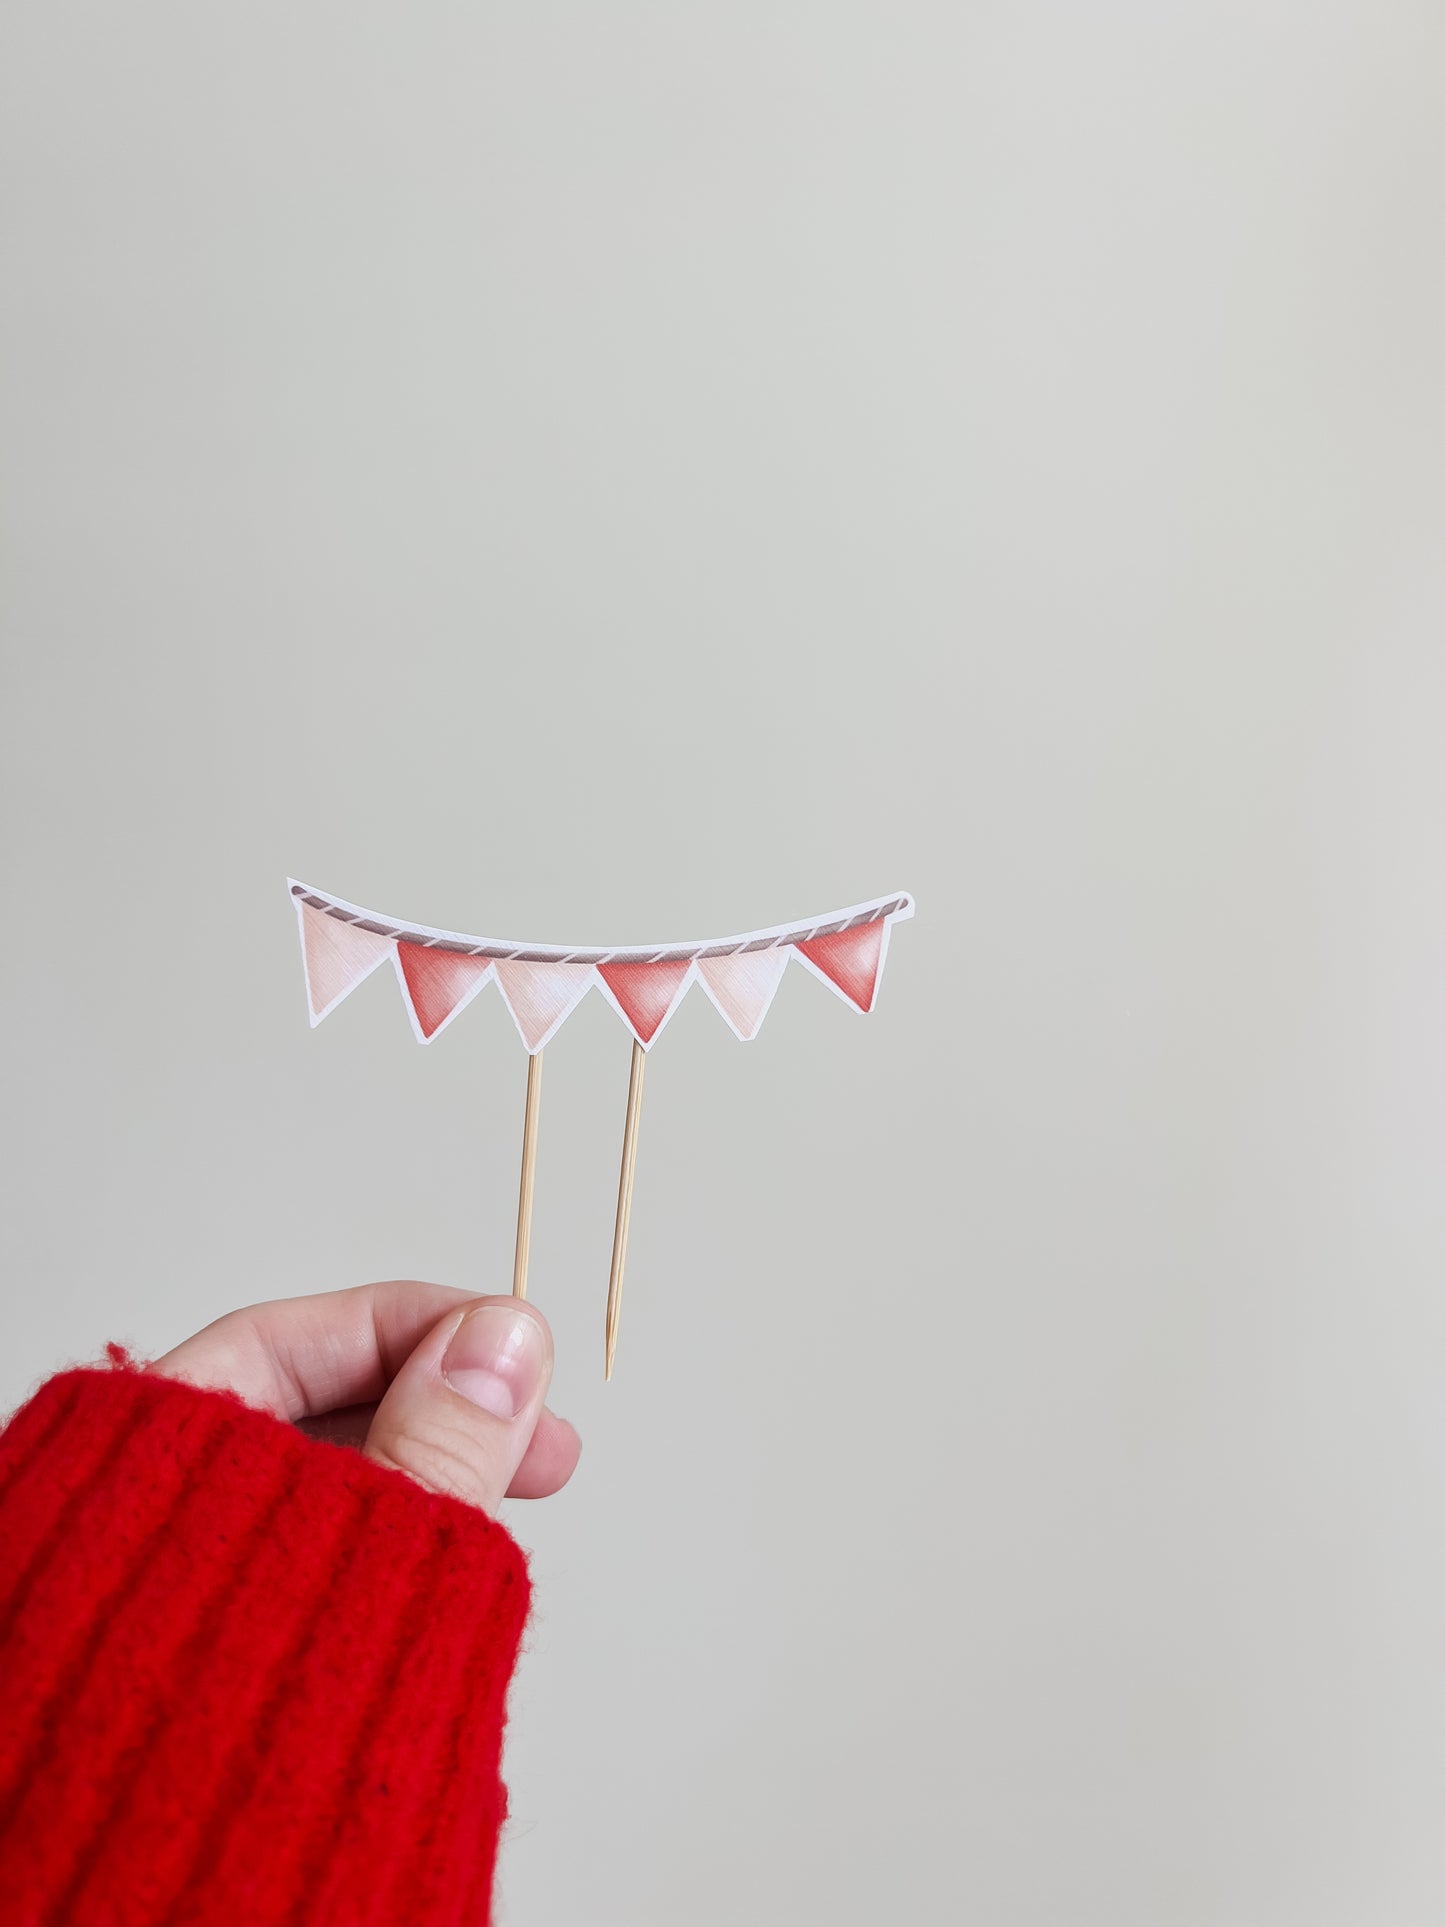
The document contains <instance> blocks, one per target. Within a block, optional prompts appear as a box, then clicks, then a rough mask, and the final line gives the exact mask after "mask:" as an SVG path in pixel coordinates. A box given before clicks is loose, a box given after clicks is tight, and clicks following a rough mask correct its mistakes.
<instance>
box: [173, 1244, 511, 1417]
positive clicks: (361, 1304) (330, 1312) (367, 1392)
mask: <svg viewBox="0 0 1445 1927" xmlns="http://www.w3.org/2000/svg"><path fill="white" fill-rule="evenodd" d="M474 1298H475V1293H472V1292H465V1291H454V1290H453V1289H452V1288H451V1287H450V1286H449V1285H427V1284H421V1283H419V1282H417V1281H416V1280H414V1279H405V1278H398V1279H392V1280H391V1281H390V1282H389V1283H387V1284H381V1285H357V1286H355V1287H354V1288H353V1289H351V1290H350V1291H324V1292H316V1293H314V1294H312V1295H311V1296H310V1297H307V1298H278V1299H274V1300H273V1301H272V1302H271V1303H270V1304H264V1305H248V1306H247V1307H246V1308H245V1310H244V1311H233V1312H228V1313H227V1314H226V1316H225V1317H224V1318H218V1319H217V1320H216V1321H215V1323H214V1324H212V1325H207V1327H206V1328H205V1330H204V1331H201V1332H197V1333H196V1335H195V1337H194V1338H188V1339H187V1340H186V1341H185V1343H184V1344H182V1345H177V1346H176V1348H175V1350H174V1351H170V1352H167V1353H166V1355H165V1357H164V1358H161V1359H158V1360H157V1362H156V1363H155V1364H154V1365H153V1366H152V1367H151V1370H152V1371H155V1372H163V1373H164V1374H165V1375H166V1376H167V1377H169V1378H184V1379H187V1380H188V1381H189V1382H190V1383H191V1384H192V1385H203V1386H209V1387H211V1388H212V1389H213V1390H218V1391H230V1392H235V1393H236V1395H237V1396H238V1397H239V1398H243V1399H244V1400H245V1401H246V1403H247V1404H248V1405H259V1406H260V1407H261V1408H262V1410H263V1411H267V1412H274V1413H275V1415H276V1417H277V1418H283V1419H292V1420H295V1419H301V1418H307V1417H314V1416H316V1415H318V1414H320V1413H324V1412H333V1411H336V1410H337V1409H339V1408H340V1407H343V1406H347V1405H359V1404H367V1403H370V1402H372V1401H373V1400H376V1399H379V1398H380V1397H381V1395H382V1393H383V1392H385V1390H386V1388H387V1386H388V1385H389V1384H390V1383H391V1381H392V1379H393V1378H394V1377H395V1376H396V1374H397V1372H398V1371H399V1370H400V1369H401V1366H402V1364H403V1362H404V1361H405V1360H406V1359H407V1358H409V1357H410V1355H411V1353H412V1352H413V1351H414V1350H415V1348H416V1346H417V1345H418V1343H419V1342H420V1341H421V1339H422V1338H423V1337H424V1336H425V1334H426V1333H427V1332H428V1331H430V1330H431V1328H432V1326H433V1325H434V1324H435V1323H436V1321H437V1319H438V1318H440V1317H441V1315H442V1314H443V1313H444V1312H446V1311H448V1310H456V1309H460V1307H461V1306H463V1305H467V1304H470V1303H471V1302H473V1299H474Z"/></svg>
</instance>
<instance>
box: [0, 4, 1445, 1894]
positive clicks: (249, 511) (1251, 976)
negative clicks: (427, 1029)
mask: <svg viewBox="0 0 1445 1927" xmlns="http://www.w3.org/2000/svg"><path fill="white" fill-rule="evenodd" d="M0 75H3V80H0V87H3V103H0V106H3V134H0V140H3V148H0V182H3V187H0V191H3V201H4V231H3V260H4V268H3V283H4V288H3V363H4V372H3V419H0V485H3V492H4V502H3V544H4V558H3V603H4V620H5V702H4V800H5V865H6V868H5V899H4V900H5V905H6V919H5V923H6V928H5V942H4V946H3V953H4V972H5V988H6V1001H5V1021H4V1029H3V1037H4V1060H5V1061H4V1073H3V1074H4V1093H5V1096H4V1111H5V1117H6V1129H7V1132H8V1136H7V1140H6V1144H5V1148H4V1158H3V1170H4V1179H5V1187H6V1195H5V1200H4V1212H3V1252H4V1273H3V1277H4V1284H3V1290H4V1334H5V1337H4V1350H3V1374H0V1395H3V1398H4V1400H5V1401H6V1402H7V1403H8V1404H13V1403H14V1402H16V1401H18V1400H19V1399H20V1398H22V1397H23V1396H24V1395H25V1393H26V1391H27V1389H28V1388H29V1387H31V1386H33V1385H34V1384H35V1383H36V1382H37V1381H38V1380H39V1379H40V1378H41V1377H42V1376H43V1375H44V1374H45V1373H46V1372H48V1371H49V1370H51V1369H52V1368H54V1367H55V1366H56V1365H58V1364H60V1363H61V1362H63V1361H65V1360H67V1359H75V1358H83V1357H88V1356H92V1355H94V1354H95V1352H96V1351H97V1349H98V1348H99V1346H100V1345H101V1344H102V1343H103V1341H104V1340H106V1339H107V1338H110V1337H113V1336H114V1337H118V1338H121V1339H124V1340H126V1341H128V1342H130V1343H131V1344H133V1345H135V1346H137V1347H139V1348H140V1349H141V1350H142V1351H155V1350H160V1349H163V1348H165V1347H167V1346H169V1345H171V1344H173V1343H174V1342H176V1341H177V1340H179V1339H180V1338H181V1337H182V1336H184V1335H185V1334H186V1333H188V1332H189V1331H191V1330H192V1329H194V1328H196V1327H198V1326H199V1325H201V1324H203V1323H205V1322H206V1321H207V1320H209V1319H211V1318H212V1317H214V1316H216V1315H217V1314H218V1313H220V1312H222V1311H224V1310H226V1309H227V1308H229V1307H231V1306H234V1305H237V1304H241V1303H246V1302H249V1301H252V1300H254V1299H257V1298H263V1297H275V1296H282V1295H285V1294H289V1293H294V1292H300V1291H308V1290H317V1289H324V1288H328V1287H332V1286H339V1285H346V1284H351V1283H356V1282H360V1281H362V1280H365V1279H368V1278H379V1277H387V1276H398V1275H400V1276H418V1277H429V1278H436V1279H440V1280H443V1281H446V1282H449V1283H453V1284H461V1285H472V1286H475V1287H476V1288H477V1289H495V1288H499V1287H500V1288H501V1289H505V1288H506V1285H507V1282H508V1280H509V1279H510V1265H511V1241H512V1229H513V1214H514V1210H515V1187H516V1164H517V1154H518V1145H519V1137H520V1124H521V1110H522V1095H523V1086H524V1082H525V1058H524V1055H523V1052H522V1049H521V1047H520V1045H519V1044H518V1042H517V1039H516V1036H515V1034H514V1033H513V1031H512V1028H511V1025H510V1023H509V1021H508V1019H507V1017H506V1015H505V1013H504V1011H503V1010H502V1008H501V1005H500V1003H499V1002H498V1000H497V998H496V995H495V993H494V992H490V991H489V992H487V993H486V994H485V996H484V997H483V998H482V999H481V1000H480V1001H479V1002H478V1003H476V1004H475V1005H474V1006H473V1007H472V1008H471V1009H470V1010H469V1011H468V1013H467V1014H466V1015H465V1017H464V1018H462V1019H461V1020H460V1021H459V1022H458V1023H457V1024H456V1025H455V1026H454V1027H453V1028H452V1029H450V1030H449V1031H448V1032H447V1033H446V1035H445V1036H444V1037H443V1038H441V1039H440V1040H438V1042H437V1044H436V1046H435V1047H434V1048H432V1049H429V1050H420V1049H418V1048H417V1046H416V1044H415V1043H414V1042H413V1040H412V1037H411V1034H410V1031H409V1029H408V1026H407V1023H406V1021H405V1017H404V1014H403V1011H402V1008H401V1005H400V1002H399V999H398V996H397V992H396V989H395V986H394V984H393V982H392V981H391V979H390V975H389V973H388V974H386V975H381V974H379V975H377V976H376V977H375V978H374V979H372V980H371V981H369V982H368V983H366V984H365V985H363V986H362V988H361V989H360V990H359V991H358V992H357V993H356V994H355V995H354V996H353V997H352V998H351V1000H350V1001H349V1002H347V1003H346V1004H345V1005H343V1006H342V1007H341V1009H340V1010H339V1011H338V1012H337V1013H336V1014H335V1015H334V1016H333V1017H331V1018H330V1019H329V1020H328V1021H327V1023H326V1024H325V1025H324V1026H323V1027H322V1028H321V1029H319V1030H318V1031H317V1032H316V1033H315V1034H314V1035H313V1034H311V1033H310V1032H308V1030H307V1027H306V1020H305V1010H304V1002H303V995H302V986H301V973H300V966H299V961H298V955H297V948H296V932H295V923H294V918H293V915H292V911H291V908H290V906H289V903H288V901H287V897H286V890H285V878H286V876H287V874H288V873H291V874H294V875H297V876H301V877H304V878H307V879H308V880H310V881H312V882H315V883H317V884H319V885H321V886H322V887H323V888H326V889H329V890H333V891H336V892H338V893H340V894H342V895H345V896H348V897H351V898H353V899H355V900H358V901H360V902H363V903H369V904H374V905H376V906H377V907H379V908H381V909H383V910H385V911H387V912H390V913H392V914H394V915H396V916H401V917H409V918H415V919H420V920H423V921H426V922H430V923H435V924H441V925H444V926H450V927H455V928H462V929H480V930H484V931H493V930H497V931H501V932H506V933H517V934H520V935H522V936H527V937H532V938H535V939H538V940H547V939H552V938H556V937H562V938H565V939H572V938H581V939H588V940H590V939H596V940H598V941H612V942H634V941H641V940H647V939H652V938H658V939H663V938H681V937H689V936H693V935H697V934H701V933H703V932H707V931H713V930H719V929H721V930H727V929H733V928H747V927H749V926H756V925H760V924H766V923H771V922H775V921H780V920H784V919H787V918H791V917H797V916H803V915H806V914H807V913H809V912H812V911H816V910H822V909H825V908H827V907H829V906H831V905H833V904H835V903H847V902H851V901H855V900H857V899H859V898H863V897H867V896H870V895H874V894H876V893H878V892H882V891H886V890H892V889H896V888H900V887H901V888H906V889H909V890H911V891H913V892H914V893H915V894H916V896H917V899H918V904H919V914H918V917H917V920H916V921H915V922H913V923H911V924H907V925H904V926H901V927H900V928H899V929H898V930H897V932H896V933H895V940H894V943H893V947H892V953H891V957H890V962H889V969H888V974H887V978H886V981H885V984H884V988H883V995H882V998H881V1001H880V1005H879V1008H878V1011H877V1013H876V1014H875V1015H874V1016H873V1017H872V1018H871V1019H869V1020H868V1021H867V1022H862V1021H860V1020H859V1019H857V1018H856V1017H854V1016H852V1015H850V1013H849V1012H848V1011H847V1010H846V1009H845V1008H844V1007H843V1006H842V1005H841V1004H840V1003H839V1002H838V1001H837V1000H836V999H835V998H832V997H830V996H829V995H827V993H826V992H825V991H824V990H823V989H822V988H821V987H820V986H819V985H817V984H816V983H814V982H812V981H811V980H809V979H808V978H807V977H806V976H805V975H804V973H802V972H801V971H795V972H791V973H790V974H789V976H788V978H787V979H786V980H785V982H784V984H783V987H782V991H781V994H780V996H779V999H778V1002H777V1004H776V1005H775V1007H774V1011H773V1014H772V1016H771V1018H770V1019H769V1021H768V1023H767V1025H766V1027H765V1029H764V1030H763V1033H762V1035H761V1037H760V1039H759V1040H758V1041H757V1042H756V1043H753V1044H751V1045H748V1046H746V1047H744V1046H741V1045H739V1044H737V1043H736V1042H735V1041H734V1040H733V1038H732V1037H731V1035H730V1034H729V1033H728V1032H727V1031H726V1030H725V1028H724V1027H723V1025H722V1023H721V1021H720V1020H719V1018H718V1017H717V1015H716V1013H715V1012H714V1011H713V1010H712V1008H711V1007H710V1006H709V1005H708V1003H707V1002H706V1001H705V999H704V998H703V997H702V996H700V995H697V994H694V995H693V996H692V998H691V999H690V1000H689V1001H688V1002H687V1004H686V1005H685V1006H684V1007H683V1009H682V1010H681V1012H680V1014H679V1015H678V1016H677V1018H676V1019H675V1020H674V1022H673V1024H672V1026H671V1028H670V1029H669V1031H668V1033H667V1035H666V1037H665V1038H664V1039H663V1040H662V1043H661V1045H660V1046H659V1048H658V1049H657V1050H656V1051H655V1052H654V1053H653V1058H652V1063H651V1068H650V1072H649V1076H648V1088H647V1106H646V1111H645V1115H644V1119H643V1130H642V1145H641V1162H640V1173H639V1180H638V1190H637V1199H636V1208H635V1214H634V1222H633V1235H632V1253H631V1263H630V1271H629V1280H628V1290H627V1298H626V1303H625V1309H624V1315H623V1321H622V1334H621V1347H620V1354H619V1366H618V1373H617V1376H616V1378H615V1379H614V1381H613V1383H612V1384H611V1385H610V1386H607V1387H605V1388H604V1386H603V1384H602V1370H601V1367H602V1319H603V1305H604V1299H605V1291H606V1276H607V1263H608V1252H609V1245H610V1236H611V1223H612V1211H613V1202H614V1195H615V1189H614V1188H615V1184H616V1166H617V1157H618V1151H619V1147H620V1139H621V1128H622V1112H623V1104H624V1098H625V1092H626V1084H627V1056H628V1045H627V1037H626V1034H625V1032H624V1031H623V1029H622V1028H621V1026H620V1025H619V1023H618V1022H617V1020H616V1018H615V1017H614V1016H613V1015H612V1014H611V1013H610V1012H609V1011H608V1010H607V1009H606V1007H605V1006H604V1005H603V1004H602V1002H601V1001H600V999H598V998H596V997H593V998H591V999H589V1000H588V1002H587V1003H586V1004H585V1005H584V1006H583V1007H582V1009H581V1010H580V1011H579V1012H578V1013H577V1015H576V1016H575V1017H574V1018H573V1019H572V1020H571V1021H570V1022H569V1024H568V1026H567V1028H566V1029H565V1031H564V1032H563V1033H562V1034H561V1036H560V1037H559V1039H558V1041H557V1042H556V1044H555V1045H554V1046H553V1047H552V1048H551V1049H550V1050H549V1052H548V1068H547V1082H546V1090H545V1100H544V1105H543V1114H542V1139H541V1166H540V1175H539V1181H538V1191H537V1220H536V1236H535V1244H534V1251H533V1272H532V1284H533V1295H534V1297H535V1299H536V1301H537V1302H538V1303H539V1304H540V1305H541V1306H542V1307H543V1308H544V1309H545V1310H546V1311H547V1313H548V1314H549V1315H550V1317H551V1319H552V1321H553V1324H554V1327H555V1330H556V1334H557V1343H558V1361H559V1362H558V1371H557V1379H556V1384H555V1396H554V1402H555V1404H556V1405H557V1406H558V1408H559V1409H561V1410H563V1411H564V1412H566V1413H568V1414H569V1415H570V1416H571V1417H573V1418H574V1419H575V1421H576V1422H577V1424H578V1426H579V1427H580V1429H581V1432H582V1434H583V1436H584V1439H585V1441H586V1451H585V1455H584V1458H583V1461H582V1466H581V1469H580V1471H579V1473H578V1475H577V1477H576V1478H575V1480H574V1481H573V1483H572V1486H571V1487H570V1488H569V1490H568V1491H567V1492H566V1493H565V1494H563V1495H562V1496H561V1497H559V1498H557V1499H555V1500H552V1501H548V1502H546V1503H545V1504H541V1505H538V1506H535V1507H516V1508H513V1524H514V1527H515V1530H516V1531H517V1533H518V1534H519V1536H520V1537H521V1539H522V1540H523V1542H524V1543H525V1544H526V1545H527V1546H528V1547H529V1548H531V1550H532V1553H533V1566H534V1572H535V1577H536V1585H537V1608H536V1617H535V1621H534V1624H533V1627H532V1632H531V1637H530V1644H529V1651H528V1654H527V1657H526V1659H525V1661H524V1664H523V1666H522V1669H521V1672H520V1675H519V1678H518V1681H517V1685H516V1688H515V1691H514V1696H513V1709H512V1711H513V1723H512V1728H511V1734H510V1740H509V1757H508V1775H509V1780H510V1784H511V1788H512V1804H513V1816H512V1820H511V1822H510V1825H509V1829H508V1841H507V1844H506V1846H505V1849H504V1855H503V1860H502V1865H501V1876H500V1898H499V1916H500V1919H501V1920H502V1921H503V1922H504V1923H507V1924H508V1927H675V1923H678V1922H686V1923H690V1927H734V1924H735V1923H738V1924H742V1923H746V1924H747V1927H774V1924H776V1927H792V1923H799V1922H815V1921H817V1922H822V1921H827V1922H829V1923H840V1924H842V1923H846V1924H848V1927H853V1924H855V1923H856V1924H857V1927H862V1924H863V1923H870V1924H871V1923H874V1922H879V1921H890V1922H892V1921H898V1922H908V1923H940V1924H941V1923H957V1922H963V1923H968V1927H1095V1924H1097V1927H1160V1924H1161V1923H1162V1924H1164V1927H1196V1924H1197V1927H1206V1924H1207V1927H1287V1924H1288V1927H1294V1924H1295V1923H1298V1927H1426V1924H1427V1923H1428V1924H1429V1927H1436V1924H1437V1923H1438V1922H1439V1921H1440V1920H1441V1919H1442V1918H1445V1831H1442V1828H1441V1824H1440V1816H1441V1811H1442V1803H1445V1665H1442V1651H1445V1553H1442V1546H1445V1411H1442V1396H1441V1395H1442V1385H1445V1264H1442V1260H1445V1188H1442V1182H1441V1177H1442V1157H1445V1105H1442V1094H1445V1014H1442V1013H1445V893H1442V884H1441V861H1440V846H1441V829H1442V817H1445V762H1442V756H1441V723H1442V715H1445V705H1442V697H1445V663H1442V641H1441V618H1442V615H1445V555H1442V545H1441V540H1440V531H1441V516H1442V509H1445V488H1442V462H1441V443H1442V430H1445V383H1442V365H1445V363H1442V348H1441V341H1442V328H1445V256H1442V244H1441V236H1442V215H1445V205H1442V203H1445V17H1442V14H1441V11H1440V9H1439V7H1438V6H1436V5H1433V4H1425V3H1424V0H1422V3H1421V4H1413V5H1412V4H1403V3H1396V0H1349V3H1346V0H1309V3H1308V4H1307V3H1306V0H1284V3H1278V0H1276V3H1271V0H1234V3H1233V4H1224V3H1221V4H1201V3H1200V0H1189V3H1188V4H1173V5H1161V4H1143V0H1136V4H1123V3H1122V0H1100V4H1095V5H1091V6H1078V5H1072V4H1053V5H1045V4H1017V5H1011V6H1010V5H1002V4H982V3H979V4H959V5H943V4H937V5H923V4H912V3H911V0H898V3H896V4H892V5H888V6H884V5H862V4H857V3H856V0H829V3H828V4H823V0H814V3H813V4H792V3H791V0H768V4H764V5H756V4H735V5H726V6H725V5H721V4H717V5H704V4H696V3H694V4H686V3H683V4H676V3H675V4H673V5H670V6H664V5H637V4H622V3H617V4H593V5H581V4H575V3H570V4H563V3H562V0H552V3H550V4H548V3H547V0H543V3H542V4H529V5H527V6H525V7H523V6H497V5H490V4H460V3H457V4H440V3H436V4H434V3H432V0H423V4H418V5H410V6H402V5H376V4H359V5H358V4H350V5H344V6H343V5H340V4H337V5H321V4H315V3H313V0H301V3H300V4H297V0H289V3H288V4H286V5H279V4H251V5H246V6H239V7H238V6H231V7H224V6H220V5H214V4H190V3H189V0H188V3H187V4H179V3H177V4H171V5H157V4H149V3H148V0H142V3H141V4H137V5H132V6H128V7H123V8H122V7H111V6H101V5H97V4H82V5H72V4H65V3H64V0H10V4H8V5H7V6H6V7H5V8H4V12H3V21H0Z"/></svg>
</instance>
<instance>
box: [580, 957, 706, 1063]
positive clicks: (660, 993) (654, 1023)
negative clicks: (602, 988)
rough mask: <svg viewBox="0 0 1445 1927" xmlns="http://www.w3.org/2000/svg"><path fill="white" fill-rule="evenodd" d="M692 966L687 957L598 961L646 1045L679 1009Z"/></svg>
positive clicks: (600, 971)
mask: <svg viewBox="0 0 1445 1927" xmlns="http://www.w3.org/2000/svg"><path fill="white" fill-rule="evenodd" d="M691 969H692V964H691V962H690V961H689V960H688V959H687V958H685V957H683V958H678V959H675V960H674V961H672V962H668V963H605V964H598V966H597V974H598V976H599V977H600V978H601V979H602V981H603V982H604V983H605V984H606V986H607V988H608V989H609V990H610V991H611V993H612V996H613V998H614V1000H615V1002H616V1004H617V1008H618V1009H619V1010H620V1011H621V1012H622V1015H623V1016H624V1017H625V1018H626V1019H627V1022H628V1024H629V1025H630V1026H631V1029H632V1034H633V1036H634V1037H635V1038H636V1039H637V1041H638V1043H639V1044H641V1045H643V1046H644V1048H645V1047H646V1046H647V1045H648V1044H650V1043H651V1042H652V1040H653V1038H654V1037H656V1035H657V1033H658V1032H659V1031H660V1030H661V1029H662V1027H663V1025H664V1024H665V1023H666V1022H667V1020H668V1018H669V1017H670V1016H671V1015H672V1013H673V1011H674V1010H676V1008H677V1005H678V1001H679V999H680V998H681V996H682V993H683V990H684V989H685V987H686V985H687V979H688V973H689V972H690V971H691Z"/></svg>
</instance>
